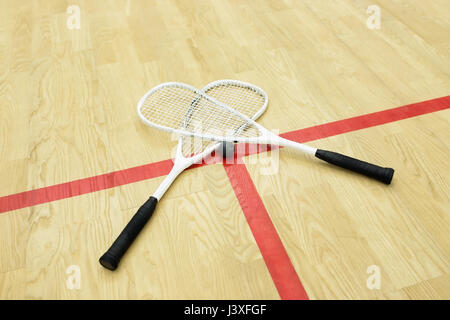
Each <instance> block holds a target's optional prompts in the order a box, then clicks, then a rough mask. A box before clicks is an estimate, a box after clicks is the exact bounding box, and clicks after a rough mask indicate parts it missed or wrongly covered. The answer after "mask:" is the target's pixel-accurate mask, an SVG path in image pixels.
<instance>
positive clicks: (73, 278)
mask: <svg viewBox="0 0 450 320" xmlns="http://www.w3.org/2000/svg"><path fill="white" fill-rule="evenodd" d="M66 274H67V275H68V277H67V280H66V287H67V289H69V290H80V289H81V269H80V266H77V265H74V264H73V265H71V266H69V267H67V269H66Z"/></svg>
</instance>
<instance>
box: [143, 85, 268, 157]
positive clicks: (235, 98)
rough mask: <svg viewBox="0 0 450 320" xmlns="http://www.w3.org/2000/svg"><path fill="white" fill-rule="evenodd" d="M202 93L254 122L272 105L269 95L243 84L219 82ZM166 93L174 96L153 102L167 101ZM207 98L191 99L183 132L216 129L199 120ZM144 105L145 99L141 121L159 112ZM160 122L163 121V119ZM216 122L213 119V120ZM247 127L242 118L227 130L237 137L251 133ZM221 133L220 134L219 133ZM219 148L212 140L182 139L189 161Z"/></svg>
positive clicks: (181, 123)
mask: <svg viewBox="0 0 450 320" xmlns="http://www.w3.org/2000/svg"><path fill="white" fill-rule="evenodd" d="M201 91H202V93H203V95H204V93H206V94H207V96H208V97H211V98H214V99H215V100H217V101H219V102H221V103H224V104H227V105H228V106H230V107H231V108H233V109H235V110H237V111H239V112H240V113H242V114H243V115H245V116H246V117H248V118H251V119H252V120H255V119H257V118H258V117H259V116H260V115H261V114H262V113H263V112H264V111H265V110H266V108H267V104H268V98H267V95H266V93H265V92H264V91H263V90H262V89H260V88H258V87H256V86H254V85H252V84H249V83H246V82H242V81H236V80H219V81H215V82H212V83H210V84H209V85H207V86H206V87H205V88H203V89H202V90H201ZM166 93H167V94H171V93H169V92H158V93H157V95H156V96H152V98H150V99H154V98H156V99H157V100H159V99H162V100H163V101H164V100H165V98H164V96H165V94H166ZM203 95H202V94H194V95H193V96H190V98H192V100H191V101H190V102H189V104H188V106H187V108H185V109H180V117H179V118H178V121H179V122H177V123H178V124H179V129H180V130H185V131H188V132H192V131H196V130H200V131H202V132H203V131H205V130H211V129H212V128H213V127H211V125H213V123H212V122H211V121H209V122H205V123H203V122H202V121H201V120H199V118H198V116H199V114H198V112H199V110H200V109H199V107H202V105H203V102H202V101H203V100H204V98H203ZM158 97H159V98H158ZM167 98H169V97H167ZM187 99H189V97H188V98H187ZM142 101H143V100H142V99H141V101H140V103H139V105H138V113H139V116H140V117H141V119H142V113H143V112H145V113H146V114H147V116H149V117H150V112H152V113H156V112H157V110H156V109H152V110H150V109H145V108H146V107H145V105H144V104H141V102H142ZM161 102H162V101H161V100H160V101H158V103H161ZM160 106H161V105H160ZM182 112H184V116H183V117H181V113H182ZM159 119H162V117H159ZM212 119H213V118H211V120H212ZM159 123H160V124H161V123H162V121H160V122H159ZM147 124H148V123H147ZM204 124H206V126H207V127H203V125H204ZM246 124H247V121H246V119H244V118H242V117H241V118H239V119H238V121H235V122H233V123H232V124H228V125H229V127H228V128H227V130H228V131H229V133H230V134H233V135H236V134H238V133H239V132H242V131H245V130H247V129H248V128H247V127H246V126H245V125H246ZM207 128H208V129H207ZM169 131H173V130H169ZM216 131H217V130H216ZM217 133H219V132H218V131H217ZM216 144H217V142H214V141H211V140H205V139H198V138H195V137H191V136H181V154H182V156H183V157H185V158H187V157H192V156H194V155H196V154H199V153H201V152H203V151H204V150H206V149H208V148H210V147H212V146H213V145H216Z"/></svg>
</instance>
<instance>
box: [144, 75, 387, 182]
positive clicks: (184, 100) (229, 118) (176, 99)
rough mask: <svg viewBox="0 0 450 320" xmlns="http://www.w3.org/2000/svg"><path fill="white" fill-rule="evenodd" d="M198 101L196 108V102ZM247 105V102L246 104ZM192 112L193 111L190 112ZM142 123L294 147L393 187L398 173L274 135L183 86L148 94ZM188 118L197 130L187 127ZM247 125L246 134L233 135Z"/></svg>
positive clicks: (192, 133) (210, 137) (216, 137)
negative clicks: (392, 182)
mask: <svg viewBox="0 0 450 320" xmlns="http://www.w3.org/2000/svg"><path fill="white" fill-rule="evenodd" d="M194 99H195V101H196V103H195V105H193V104H192V101H193V100H194ZM242 103H245V100H243V101H242ZM188 110H189V111H188ZM138 114H139V117H140V118H141V120H142V121H143V122H144V123H145V124H147V125H149V126H151V127H154V128H157V129H161V130H165V131H169V132H176V133H178V134H181V135H185V136H192V137H198V138H202V139H207V140H215V141H230V142H243V143H257V144H272V145H279V146H284V147H290V148H293V149H296V150H299V151H301V152H304V153H307V154H311V155H314V156H316V157H317V158H319V159H321V160H324V161H326V162H329V163H331V164H334V165H336V166H339V167H341V168H345V169H348V170H352V171H354V172H357V173H360V174H363V175H365V176H367V177H370V178H373V179H376V180H378V181H381V182H383V183H385V184H390V183H391V180H392V177H393V175H394V169H392V168H383V167H380V166H377V165H374V164H371V163H368V162H364V161H361V160H358V159H354V158H351V157H348V156H345V155H342V154H339V153H336V152H331V151H327V150H322V149H317V148H313V147H310V146H308V145H305V144H302V143H298V142H294V141H291V140H287V139H284V138H281V137H280V136H277V135H276V134H273V133H272V132H270V131H269V130H267V129H266V128H264V127H263V126H261V125H259V124H258V123H256V122H255V121H254V120H253V119H250V118H249V117H247V116H246V115H244V114H242V113H241V112H239V111H238V110H236V109H233V107H232V106H230V105H227V104H226V102H225V103H224V102H222V101H219V100H217V99H215V98H214V97H212V96H210V95H208V94H206V93H204V92H203V91H200V90H198V89H196V88H194V87H192V86H190V85H187V84H184V83H179V82H167V83H163V84H161V85H159V86H157V87H155V88H153V89H152V90H150V91H149V92H147V94H145V95H144V96H143V97H142V99H141V100H140V101H139V104H138ZM186 114H189V121H190V122H191V123H197V124H198V125H196V126H190V127H183V126H182V125H180V124H182V123H183V121H184V119H185V116H186ZM242 123H246V126H245V130H237V131H233V130H232V129H233V128H238V127H239V126H241V125H242Z"/></svg>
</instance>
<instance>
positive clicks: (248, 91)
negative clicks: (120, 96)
mask: <svg viewBox="0 0 450 320" xmlns="http://www.w3.org/2000/svg"><path fill="white" fill-rule="evenodd" d="M198 92H199V93H200V92H202V93H203V94H205V93H206V94H208V96H210V97H214V99H216V100H217V101H221V102H222V103H225V104H227V105H228V106H230V107H233V108H235V109H236V110H239V112H240V113H242V114H244V115H246V116H248V117H249V118H251V119H257V118H258V117H259V116H260V115H261V114H262V113H263V112H264V111H265V109H266V107H267V103H268V98H267V95H266V93H265V92H264V91H263V90H261V89H260V88H258V87H256V86H254V85H252V84H249V83H245V82H241V81H236V80H219V81H214V82H212V83H210V84H209V85H207V86H206V87H204V88H203V89H202V91H198ZM191 98H192V99H191V101H190V102H189V104H188V106H187V107H186V108H184V109H183V111H181V110H180V112H184V115H183V117H180V118H178V119H179V120H180V122H178V127H179V128H180V129H182V130H186V131H193V130H197V129H198V128H197V127H198V126H199V125H201V123H199V122H198V121H197V119H196V114H197V109H198V107H199V104H201V103H202V101H203V99H204V98H203V95H201V94H200V95H195V94H194V95H192V97H191ZM141 102H142V100H141ZM141 102H140V103H139V105H141ZM246 124H247V118H242V122H234V123H233V124H232V125H230V127H228V129H230V130H232V133H234V134H239V133H240V132H241V131H245V130H246V129H247V128H246ZM220 145H221V144H220V143H217V141H213V140H204V139H194V140H193V139H192V138H191V137H189V136H186V135H181V136H180V138H179V140H178V145H177V151H176V157H175V161H174V166H173V167H172V169H171V171H170V173H169V174H168V175H167V176H166V178H165V179H164V181H163V182H162V183H161V185H160V186H159V187H158V189H157V190H156V191H155V193H154V194H153V195H152V196H151V197H150V198H149V199H148V200H147V201H146V202H145V203H144V204H143V205H142V206H141V207H140V208H139V209H138V211H137V212H136V214H135V215H134V216H133V218H132V219H131V220H130V222H129V223H128V224H127V226H126V227H125V228H124V230H123V231H122V232H121V233H120V235H119V236H118V237H117V239H116V240H115V241H114V243H113V244H112V245H111V247H110V248H109V249H108V251H107V252H106V253H105V254H104V255H103V256H102V257H101V258H100V264H101V265H102V266H104V267H105V268H107V269H109V270H115V269H116V268H117V266H118V264H119V262H120V259H121V258H122V256H123V255H124V254H125V252H126V251H127V249H128V248H129V247H130V245H131V244H132V243H133V241H134V239H135V238H136V237H137V235H138V234H139V232H140V231H141V230H142V228H143V227H144V226H145V224H146V223H147V221H148V220H149V219H150V217H151V216H152V214H153V212H154V211H155V208H156V204H157V203H158V201H159V200H160V199H161V198H162V196H163V195H164V193H165V192H166V191H167V189H168V188H169V187H170V186H171V184H172V183H173V182H174V180H175V179H176V178H177V177H178V176H179V175H180V173H181V172H183V171H184V170H185V169H187V168H188V167H190V166H191V165H193V164H195V163H197V162H199V161H201V160H202V159H203V158H205V157H207V156H209V155H210V154H211V153H212V152H213V151H214V150H217V148H218V147H219V146H220Z"/></svg>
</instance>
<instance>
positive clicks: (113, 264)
mask: <svg viewBox="0 0 450 320" xmlns="http://www.w3.org/2000/svg"><path fill="white" fill-rule="evenodd" d="M98 261H99V262H100V264H101V265H102V266H103V267H105V268H106V269H108V270H111V271H114V270H116V269H117V265H118V263H117V261H116V259H115V258H114V257H113V256H112V255H111V254H110V253H109V252H106V253H105V254H104V255H102V256H101V257H100V259H99V260H98Z"/></svg>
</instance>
